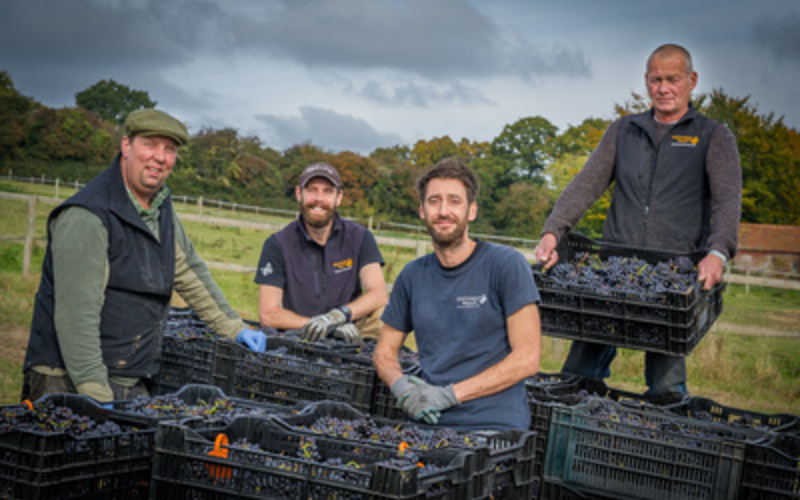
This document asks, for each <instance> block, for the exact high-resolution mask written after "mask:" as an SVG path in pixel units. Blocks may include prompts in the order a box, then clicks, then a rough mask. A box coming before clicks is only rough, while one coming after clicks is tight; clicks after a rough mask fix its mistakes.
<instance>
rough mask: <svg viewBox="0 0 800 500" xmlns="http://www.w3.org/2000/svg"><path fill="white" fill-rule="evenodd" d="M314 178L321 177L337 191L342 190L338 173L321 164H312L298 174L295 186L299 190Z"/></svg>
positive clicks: (325, 164) (330, 167)
mask: <svg viewBox="0 0 800 500" xmlns="http://www.w3.org/2000/svg"><path fill="white" fill-rule="evenodd" d="M314 177H322V178H324V179H327V180H328V181H330V183H331V184H333V185H334V186H336V187H337V188H338V189H342V178H341V177H339V172H337V171H336V169H335V168H333V167H332V166H330V165H328V164H327V163H322V162H320V163H312V164H311V165H309V166H307V167H306V168H305V170H303V173H302V174H300V180H299V181H298V182H297V185H298V186H300V187H301V188H302V187H306V184H308V181H310V180H311V179H313V178H314Z"/></svg>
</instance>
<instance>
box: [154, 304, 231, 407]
mask: <svg viewBox="0 0 800 500" xmlns="http://www.w3.org/2000/svg"><path fill="white" fill-rule="evenodd" d="M217 338H218V337H217V336H216V334H214V332H213V331H211V330H209V329H208V328H207V327H206V325H205V323H203V322H202V321H200V320H198V319H194V317H193V316H192V315H190V314H187V315H186V316H184V317H179V318H178V319H174V317H173V319H169V318H168V319H167V325H166V327H165V329H164V336H163V340H162V346H161V369H160V371H159V373H158V374H157V375H156V376H155V377H154V378H153V386H152V389H151V391H150V393H151V394H154V395H160V394H169V393H173V392H175V391H177V390H179V389H180V388H181V387H183V386H184V385H186V384H211V383H212V380H213V366H214V356H215V349H216V344H217Z"/></svg>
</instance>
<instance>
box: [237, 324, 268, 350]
mask: <svg viewBox="0 0 800 500" xmlns="http://www.w3.org/2000/svg"><path fill="white" fill-rule="evenodd" d="M236 342H238V343H239V344H243V345H245V346H247V347H248V348H249V349H250V350H251V351H255V352H264V351H265V350H266V349H267V336H266V335H264V332H259V331H258V330H251V329H250V328H245V329H244V330H242V331H241V332H239V334H238V335H236Z"/></svg>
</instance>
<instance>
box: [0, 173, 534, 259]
mask: <svg viewBox="0 0 800 500" xmlns="http://www.w3.org/2000/svg"><path fill="white" fill-rule="evenodd" d="M3 179H6V180H8V181H13V182H22V183H27V184H40V185H51V186H53V188H54V193H55V194H54V196H53V197H54V198H59V197H61V193H60V189H61V188H62V187H63V188H69V189H75V190H78V189H80V188H82V187H84V186H85V184H82V183H80V182H78V181H63V180H60V179H50V178H47V177H45V176H44V175H42V176H40V177H19V176H14V175H13V172H12V171H9V173H8V175H6V176H3ZM172 200H173V202H177V203H183V204H187V205H198V206H200V207H202V208H203V209H206V208H216V209H218V210H229V211H231V212H240V213H252V214H255V215H275V216H280V217H287V218H294V217H297V211H296V210H287V209H282V208H273V207H263V206H259V205H248V204H245V203H236V202H230V201H224V200H215V199H210V198H206V197H204V196H193V195H184V194H176V193H173V194H172ZM341 212H342V215H343V216H344V217H347V218H348V219H349V220H352V221H355V222H358V223H359V224H362V225H364V226H367V227H369V228H370V229H371V230H374V231H381V230H385V231H399V232H404V233H408V234H409V235H412V236H419V235H425V234H427V232H426V229H425V226H423V225H421V224H409V223H405V222H394V221H386V220H381V219H376V218H372V217H358V216H356V215H354V214H350V213H347V211H346V210H341ZM470 234H471V235H472V236H475V237H477V238H480V239H482V240H485V241H494V242H497V243H504V244H506V245H510V246H514V247H519V248H533V247H535V246H536V244H537V243H538V242H539V240H538V239H531V238H519V237H514V236H504V235H498V234H483V233H474V232H470Z"/></svg>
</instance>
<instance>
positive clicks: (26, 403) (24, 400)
mask: <svg viewBox="0 0 800 500" xmlns="http://www.w3.org/2000/svg"><path fill="white" fill-rule="evenodd" d="M22 404H24V405H25V406H27V407H28V409H29V410H30V411H33V403H31V400H30V399H23V400H22Z"/></svg>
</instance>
